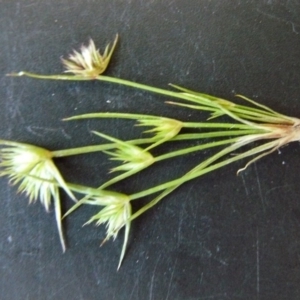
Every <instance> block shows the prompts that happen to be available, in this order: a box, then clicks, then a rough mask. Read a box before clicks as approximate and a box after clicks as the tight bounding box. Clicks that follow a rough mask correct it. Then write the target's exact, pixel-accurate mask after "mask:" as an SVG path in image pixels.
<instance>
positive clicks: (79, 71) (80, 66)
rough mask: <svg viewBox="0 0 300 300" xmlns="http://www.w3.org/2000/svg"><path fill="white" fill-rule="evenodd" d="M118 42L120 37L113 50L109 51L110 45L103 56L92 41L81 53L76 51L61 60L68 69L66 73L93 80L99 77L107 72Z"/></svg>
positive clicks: (82, 48)
mask: <svg viewBox="0 0 300 300" xmlns="http://www.w3.org/2000/svg"><path fill="white" fill-rule="evenodd" d="M117 41H118V35H116V38H115V40H114V43H113V45H112V47H111V49H109V48H110V47H109V44H108V45H107V46H106V48H105V50H104V52H103V54H101V53H100V52H99V49H96V46H95V43H94V41H93V40H92V39H90V41H89V44H88V46H82V47H81V49H80V50H81V53H80V52H77V51H76V50H74V51H73V53H72V54H70V55H69V58H68V59H62V60H61V61H62V63H63V65H64V66H65V68H66V71H65V72H66V73H73V74H75V75H81V76H83V77H88V78H91V79H93V78H95V77H97V76H98V75H100V74H102V73H103V72H104V71H105V70H106V68H107V66H108V64H109V62H110V59H111V56H112V54H113V52H114V50H115V47H116V44H117Z"/></svg>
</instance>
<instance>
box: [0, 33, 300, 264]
mask: <svg viewBox="0 0 300 300" xmlns="http://www.w3.org/2000/svg"><path fill="white" fill-rule="evenodd" d="M116 42H117V37H116V40H115V42H114V44H113V47H112V48H111V50H109V47H108V46H107V47H106V49H105V52H104V54H103V55H101V54H100V53H99V50H96V48H95V46H94V44H93V43H92V42H90V45H89V46H88V47H83V48H82V54H81V53H78V52H76V51H75V52H74V54H72V55H70V57H69V60H63V63H64V64H65V66H66V67H67V72H70V73H73V75H66V74H59V75H39V74H34V73H30V72H24V71H22V72H19V73H12V74H9V75H10V76H28V77H32V78H36V79H46V80H49V79H50V80H73V81H76V80H78V81H82V80H98V81H105V82H109V83H113V84H117V85H125V86H129V87H132V88H134V89H141V90H144V91H148V92H152V93H156V94H160V95H163V96H167V97H168V98H170V97H172V98H173V99H174V100H173V101H168V102H167V103H168V104H171V105H176V106H178V107H186V108H189V109H194V110H200V111H205V112H207V113H208V118H207V119H206V120H204V121H203V122H186V121H183V120H177V119H171V118H166V117H162V116H155V115H147V114H130V113H110V112H92V113H87V114H81V115H76V116H72V117H69V118H66V119H64V120H65V121H78V120H84V119H91V118H98V119H106V118H113V119H131V120H135V121H136V122H137V125H138V126H140V127H147V130H146V131H144V133H148V134H151V135H152V136H151V137H147V138H139V139H132V140H120V139H118V138H116V137H111V136H109V135H107V134H104V133H100V132H96V131H93V133H94V134H96V135H97V136H99V137H100V138H103V139H105V140H108V142H107V143H102V144H99V145H87V146H83V147H78V148H71V149H62V150H55V151H48V150H45V149H42V148H38V147H36V146H32V145H28V144H22V143H16V142H10V141H5V140H0V144H1V145H2V146H4V148H3V149H1V152H0V157H1V158H2V162H1V163H0V167H2V168H3V170H2V171H0V176H4V175H6V176H9V177H10V178H11V180H12V181H13V183H21V184H20V188H19V189H20V190H21V191H23V192H25V193H26V194H28V195H29V197H30V199H31V201H35V200H37V199H40V200H41V202H42V203H43V204H44V205H45V207H46V209H48V207H49V203H50V201H51V199H53V200H54V205H55V211H56V218H57V224H58V230H59V233H60V238H61V243H62V245H63V248H64V249H65V244H64V240H63V235H62V227H61V212H60V200H59V196H58V188H63V189H64V190H66V191H67V193H68V194H69V196H70V197H71V198H72V199H73V200H74V201H75V202H76V203H75V204H74V206H73V207H72V208H71V209H70V210H69V211H68V212H66V213H65V216H67V215H69V214H71V213H72V212H73V211H74V210H75V209H77V208H78V207H79V206H81V205H82V204H86V205H97V206H101V207H102V209H101V210H100V211H99V212H98V213H97V214H96V215H94V216H92V218H91V219H90V220H89V221H88V222H87V223H90V222H93V221H95V222H96V224H98V225H100V224H103V223H106V224H107V235H106V238H105V240H104V241H106V240H107V239H109V238H110V237H113V238H116V236H117V234H118V232H119V230H120V229H121V228H123V227H125V238H124V243H123V248H122V252H121V257H120V261H119V266H118V267H120V264H121V262H122V260H123V258H124V254H125V250H126V245H127V242H128V235H129V231H130V225H131V221H133V220H134V219H135V218H137V217H139V216H140V215H141V214H143V213H144V212H146V211H147V210H149V209H150V208H152V207H153V206H154V205H156V204H157V203H158V202H159V201H161V200H162V199H163V198H165V197H166V196H167V195H168V194H170V193H171V192H173V191H174V190H175V189H176V188H178V187H179V186H181V185H182V184H184V183H185V182H187V181H190V180H193V179H195V178H198V177H200V176H202V175H205V174H207V173H210V172H212V171H215V170H217V169H219V168H222V167H224V166H226V165H228V164H231V163H233V162H236V161H238V160H241V159H245V158H248V157H250V161H249V162H248V163H247V164H246V166H245V167H244V168H242V169H239V170H238V173H239V172H241V171H243V170H244V169H245V168H246V167H248V166H249V165H250V164H251V163H253V162H254V161H256V160H258V159H260V158H262V157H263V156H265V155H267V154H270V153H272V152H274V151H276V150H277V149H279V148H280V147H282V146H283V145H285V144H288V143H290V142H293V141H299V140H300V120H299V119H297V118H294V117H289V116H286V115H283V114H280V113H278V112H276V111H274V110H272V109H270V108H269V107H266V106H264V105H261V104H259V103H257V102H254V101H253V100H250V99H248V98H246V97H244V96H240V95H238V97H240V98H242V101H244V103H245V104H236V103H233V102H231V101H228V100H225V99H222V98H219V97H214V96H211V95H206V94H203V93H198V92H194V91H191V90H188V89H185V88H182V87H179V86H177V85H171V87H172V88H173V90H169V89H161V88H156V87H152V86H148V85H145V84H140V83H136V82H132V81H128V80H125V79H121V78H115V77H109V76H105V75H102V72H103V71H104V70H105V69H106V67H107V64H108V63H109V60H110V58H111V55H112V51H113V50H114V49H115V46H116ZM221 116H223V117H224V116H225V117H227V118H228V120H229V122H224V121H222V122H215V119H217V118H219V117H221ZM149 128H150V129H149ZM186 128H187V129H189V130H192V131H193V133H183V132H182V130H183V129H186ZM199 140H201V142H200V143H199ZM181 141H196V142H197V143H196V144H195V145H193V146H186V144H185V146H184V147H182V148H181V149H179V150H172V148H171V150H170V151H169V152H166V153H163V154H161V155H157V156H154V155H153V154H152V149H153V148H156V147H159V146H161V145H162V144H166V143H167V144H169V145H172V143H175V142H176V143H178V142H181ZM254 142H259V143H255V144H254V146H253V147H252V148H249V147H247V148H245V146H247V145H249V144H252V143H254ZM220 147H221V149H219V150H218V151H216V152H215V153H214V154H213V155H212V156H210V157H208V158H206V159H204V160H203V161H201V162H200V163H199V164H197V165H196V166H194V167H193V168H192V169H191V170H190V171H188V172H186V173H184V174H181V175H180V176H179V177H178V178H174V179H171V180H169V181H166V182H163V183H160V184H158V185H156V186H152V187H149V188H148V189H145V190H141V191H137V192H136V193H133V194H131V195H127V194H124V193H119V192H116V191H113V190H111V189H112V188H111V186H113V185H114V184H115V183H117V182H119V181H121V180H124V179H125V178H128V177H131V176H134V175H136V174H137V173H139V172H140V171H142V170H144V169H145V168H149V167H152V166H153V165H154V164H155V163H157V162H160V161H162V160H167V159H172V158H174V157H178V156H182V155H188V154H191V153H193V152H197V151H202V150H205V149H210V148H220ZM242 148H243V149H244V150H240V149H242ZM237 150H239V152H238V154H236V153H237V152H236V151H237ZM98 151H101V152H104V153H106V154H107V155H108V156H109V157H110V159H112V160H115V161H120V162H121V163H119V164H117V166H116V167H114V168H113V169H112V170H111V172H112V173H115V172H116V173H118V174H117V175H116V176H115V177H113V178H112V179H109V180H107V181H105V182H102V183H101V184H100V185H99V186H98V187H96V188H93V187H87V186H82V185H78V184H73V183H68V182H65V181H64V179H63V176H62V175H61V174H60V173H59V171H58V169H57V168H56V167H55V165H54V163H53V160H55V159H56V158H59V157H65V156H72V155H82V154H86V153H92V152H98ZM232 154H234V155H232ZM108 188H109V189H108ZM73 193H75V194H78V193H79V194H82V195H83V196H82V198H81V199H79V200H78V199H76V198H75V196H74V195H73ZM149 196H153V198H152V199H151V200H150V201H149V202H148V203H147V204H146V205H144V206H143V207H142V208H140V209H139V210H137V211H135V212H132V209H131V202H132V201H135V200H138V199H142V198H145V197H149Z"/></svg>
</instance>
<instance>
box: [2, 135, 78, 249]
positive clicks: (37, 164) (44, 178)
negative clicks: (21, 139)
mask: <svg viewBox="0 0 300 300" xmlns="http://www.w3.org/2000/svg"><path fill="white" fill-rule="evenodd" d="M0 145H4V146H7V147H6V148H3V149H0V168H1V169H2V170H0V176H8V177H9V178H10V182H11V183H12V184H13V185H16V184H18V183H19V188H18V191H19V192H22V193H25V194H26V195H27V196H28V197H29V202H35V201H36V200H37V199H40V201H41V203H42V204H43V205H44V207H45V208H46V211H49V206H50V204H51V199H53V201H54V206H55V215H56V222H57V227H58V231H59V236H60V240H61V244H62V247H63V250H64V251H65V243H64V239H63V235H62V228H61V209H60V198H59V190H58V189H59V186H61V187H62V188H63V189H64V190H65V191H66V192H67V194H68V195H69V196H71V198H72V199H73V200H75V198H74V196H73V194H72V193H71V191H70V190H69V188H68V187H67V185H66V183H65V181H64V179H63V178H62V176H61V174H60V172H59V171H58V169H57V168H56V166H55V164H54V163H53V161H52V154H51V152H50V151H48V150H46V149H43V148H40V147H36V146H32V145H28V144H23V143H16V142H10V141H4V140H0Z"/></svg>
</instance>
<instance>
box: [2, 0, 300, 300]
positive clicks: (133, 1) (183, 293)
mask: <svg viewBox="0 0 300 300" xmlns="http://www.w3.org/2000/svg"><path fill="white" fill-rule="evenodd" d="M116 33H119V34H120V43H119V44H118V47H117V50H116V52H115V55H114V56H113V59H112V63H111V64H110V67H109V70H108V72H107V73H106V74H107V75H111V76H116V77H121V78H126V79H129V80H133V81H136V82H141V83H146V84H149V85H154V86H158V87H162V88H168V87H167V84H168V83H170V82H172V83H176V84H179V85H182V86H185V87H187V88H191V89H194V90H198V91H201V92H205V93H211V94H214V95H219V96H221V97H224V98H228V99H231V100H234V94H235V93H240V94H243V95H246V96H248V97H250V98H252V99H254V100H257V101H259V102H260V103H263V104H265V105H268V106H271V107H272V108H273V109H275V110H277V111H280V112H282V113H285V114H289V115H293V116H295V117H297V116H300V104H299V95H300V85H299V82H300V62H299V55H300V34H299V33H300V1H296V0H290V1H288V0H280V1H279V0H278V1H275V0H274V1H272V0H261V1H254V0H252V1H247V0H243V1H237V0H212V1H208V0H203V1H200V0H199V1H197V0H172V1H171V0H165V1H154V0H94V1H93V0H85V1H84V0H82V1H80V0H78V1H74V0H63V1H58V0H47V1H44V0H43V1H42V0H32V1H29V0H26V1H25V0H24V1H16V0H0V45H1V47H0V74H1V77H0V104H1V109H0V133H1V138H3V139H11V140H17V141H22V142H27V143H33V144H36V145H39V146H42V147H45V148H48V149H51V150H54V149H55V150H58V149H64V148H69V147H75V146H80V145H86V144H96V143H97V142H99V141H100V140H99V139H98V138H96V137H94V136H93V135H92V134H91V133H90V130H93V129H96V130H99V131H102V132H104V133H106V134H110V135H113V136H116V137H118V138H122V139H128V138H132V137H134V136H135V137H136V136H140V131H137V130H136V129H134V128H133V127H132V125H133V124H132V122H130V121H122V120H110V121H108V120H103V121H82V122H69V123H63V122H61V119H62V118H63V117H67V116H71V115H74V114H78V113H85V112H94V111H118V112H135V113H149V114H157V115H164V116H171V117H174V118H179V119H182V120H190V121H197V120H204V119H205V118H206V116H207V115H206V114H204V113H201V112H194V111H191V110H187V109H182V108H176V107H170V106H167V105H166V104H164V100H169V99H166V98H164V97H160V96H158V95H153V94H150V93H147V92H142V91H139V90H133V89H130V88H126V87H122V86H117V85H113V84H107V83H101V82H58V81H39V80H34V79H29V78H9V77H5V74H6V73H9V72H12V71H21V70H28V71H32V72H38V73H44V74H56V73H61V72H62V66H61V63H60V60H59V58H60V57H61V56H64V57H66V55H67V54H68V53H69V52H70V51H71V49H73V48H77V49H78V47H80V45H81V44H82V43H87V41H88V38H89V37H92V38H93V39H94V40H95V42H96V44H97V45H98V47H100V48H101V49H103V47H104V46H105V45H106V43H108V42H109V41H112V40H113V38H114V36H115V34H116ZM183 145H184V144H183ZM161 149H162V151H163V150H167V148H164V147H163V148H161ZM168 149H169V148H168ZM214 151H215V150H209V151H206V152H204V153H196V154H192V155H190V156H187V157H182V158H179V159H176V160H175V161H174V162H173V163H172V162H167V161H165V162H164V163H161V164H158V165H157V166H154V167H153V168H150V169H149V170H147V171H145V172H143V173H141V174H140V175H139V176H136V177H134V178H132V179H130V180H127V181H125V182H124V183H120V184H118V185H116V186H115V189H116V190H118V191H121V192H124V193H128V194H130V193H133V192H136V191H139V190H141V189H143V188H147V187H149V186H151V185H153V184H155V183H157V182H162V181H165V180H167V179H172V178H175V177H176V176H179V175H180V174H182V173H183V171H184V170H189V169H190V168H192V167H193V166H194V165H195V164H197V163H199V162H200V161H201V160H202V159H204V158H205V157H207V156H208V155H210V154H213V153H214ZM245 163H246V161H242V162H238V163H235V164H233V165H230V166H228V167H226V168H224V169H221V170H218V171H216V172H214V173H212V174H209V175H207V176H204V177H203V178H199V179H196V180H194V181H192V182H190V183H187V184H185V185H184V186H182V187H181V188H180V189H178V190H176V191H175V192H174V193H173V194H171V195H170V196H168V197H167V198H166V199H165V200H164V201H162V202H161V203H160V204H159V205H157V206H156V207H155V208H154V209H152V210H151V211H149V212H147V213H146V214H144V215H143V216H142V217H140V218H139V219H138V220H136V221H134V222H133V226H132V231H131V235H130V241H129V247H128V249H127V253H126V257H125V259H124V262H123V265H122V267H121V269H120V270H119V271H118V272H117V271H116V268H117V264H118V260H119V255H120V251H121V247H122V243H123V235H122V233H121V234H120V236H119V237H118V238H117V239H116V241H115V242H112V241H110V242H108V243H106V244H105V246H103V247H102V248H99V244H100V242H101V240H102V239H103V238H104V236H105V227H104V226H101V227H96V226H93V225H90V226H85V227H81V225H82V224H83V223H84V222H86V221H87V220H88V219H89V218H90V216H91V215H93V214H95V212H96V211H97V210H95V208H93V207H83V208H81V209H80V210H78V211H76V212H75V213H74V214H73V215H71V216H70V217H69V218H68V219H67V220H66V221H65V222H64V227H65V233H66V236H67V241H68V251H67V252H66V253H65V254H62V251H61V247H60V243H59V239H58V235H57V230H56V225H55V218H54V214H53V211H51V213H49V214H47V213H45V211H44V208H43V207H42V206H41V205H40V203H36V204H35V205H28V200H27V199H26V197H25V196H24V195H17V194H16V188H15V187H11V186H10V185H9V184H8V180H7V178H1V180H0V199H1V209H0V223H1V226H0V275H1V276H0V295H1V296H0V298H1V299H5V300H6V299H22V300H23V299H28V300H31V299H44V300H46V299H49V300H50V299H84V300H93V299H116V300H117V299H132V300H133V299H137V300H139V299H150V300H160V299H166V300H167V299H168V300H171V299H189V300H192V299H214V300H221V299H300V287H299V283H300V233H299V227H300V204H299V203H300V202H299V201H300V197H299V194H300V184H299V175H300V168H299V166H300V148H299V144H298V143H294V144H291V145H289V146H287V147H284V148H283V149H282V150H281V152H280V153H273V154H272V155H270V156H268V157H265V158H264V159H262V160H261V161H259V162H257V163H256V164H253V165H252V166H250V167H249V168H248V169H247V170H246V171H245V172H243V173H242V174H241V175H240V176H236V170H237V169H238V168H240V167H242V166H244V164H245ZM57 164H58V165H59V167H60V169H61V171H62V173H63V175H64V176H65V177H66V179H67V180H68V181H72V182H77V183H82V184H87V185H91V186H97V185H99V183H100V182H103V181H104V180H105V178H106V173H107V170H108V169H109V168H110V167H111V166H112V163H111V162H109V161H108V160H107V158H106V157H105V156H104V155H103V154H93V155H85V156H77V157H70V158H65V159H60V160H57ZM63 200H64V210H66V209H67V208H68V207H70V205H71V203H70V202H69V200H68V199H67V198H66V197H64V198H63ZM148 200H150V199H148ZM145 201H147V199H145ZM143 203H145V202H143V201H142V202H141V203H138V202H137V203H136V204H135V206H134V208H135V209H137V208H138V207H140V206H141V205H142V204H143Z"/></svg>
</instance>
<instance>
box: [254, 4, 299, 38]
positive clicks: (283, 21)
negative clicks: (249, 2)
mask: <svg viewBox="0 0 300 300" xmlns="http://www.w3.org/2000/svg"><path fill="white" fill-rule="evenodd" d="M256 11H257V12H258V13H260V14H262V15H264V16H266V17H268V18H270V19H273V20H276V21H278V22H282V23H285V24H287V25H289V24H290V25H291V26H292V31H293V32H294V33H295V34H299V32H298V31H297V30H296V26H299V25H298V24H295V23H294V22H292V21H287V20H285V19H282V18H280V17H277V16H275V15H272V14H269V13H266V12H264V11H262V10H260V9H256Z"/></svg>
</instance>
